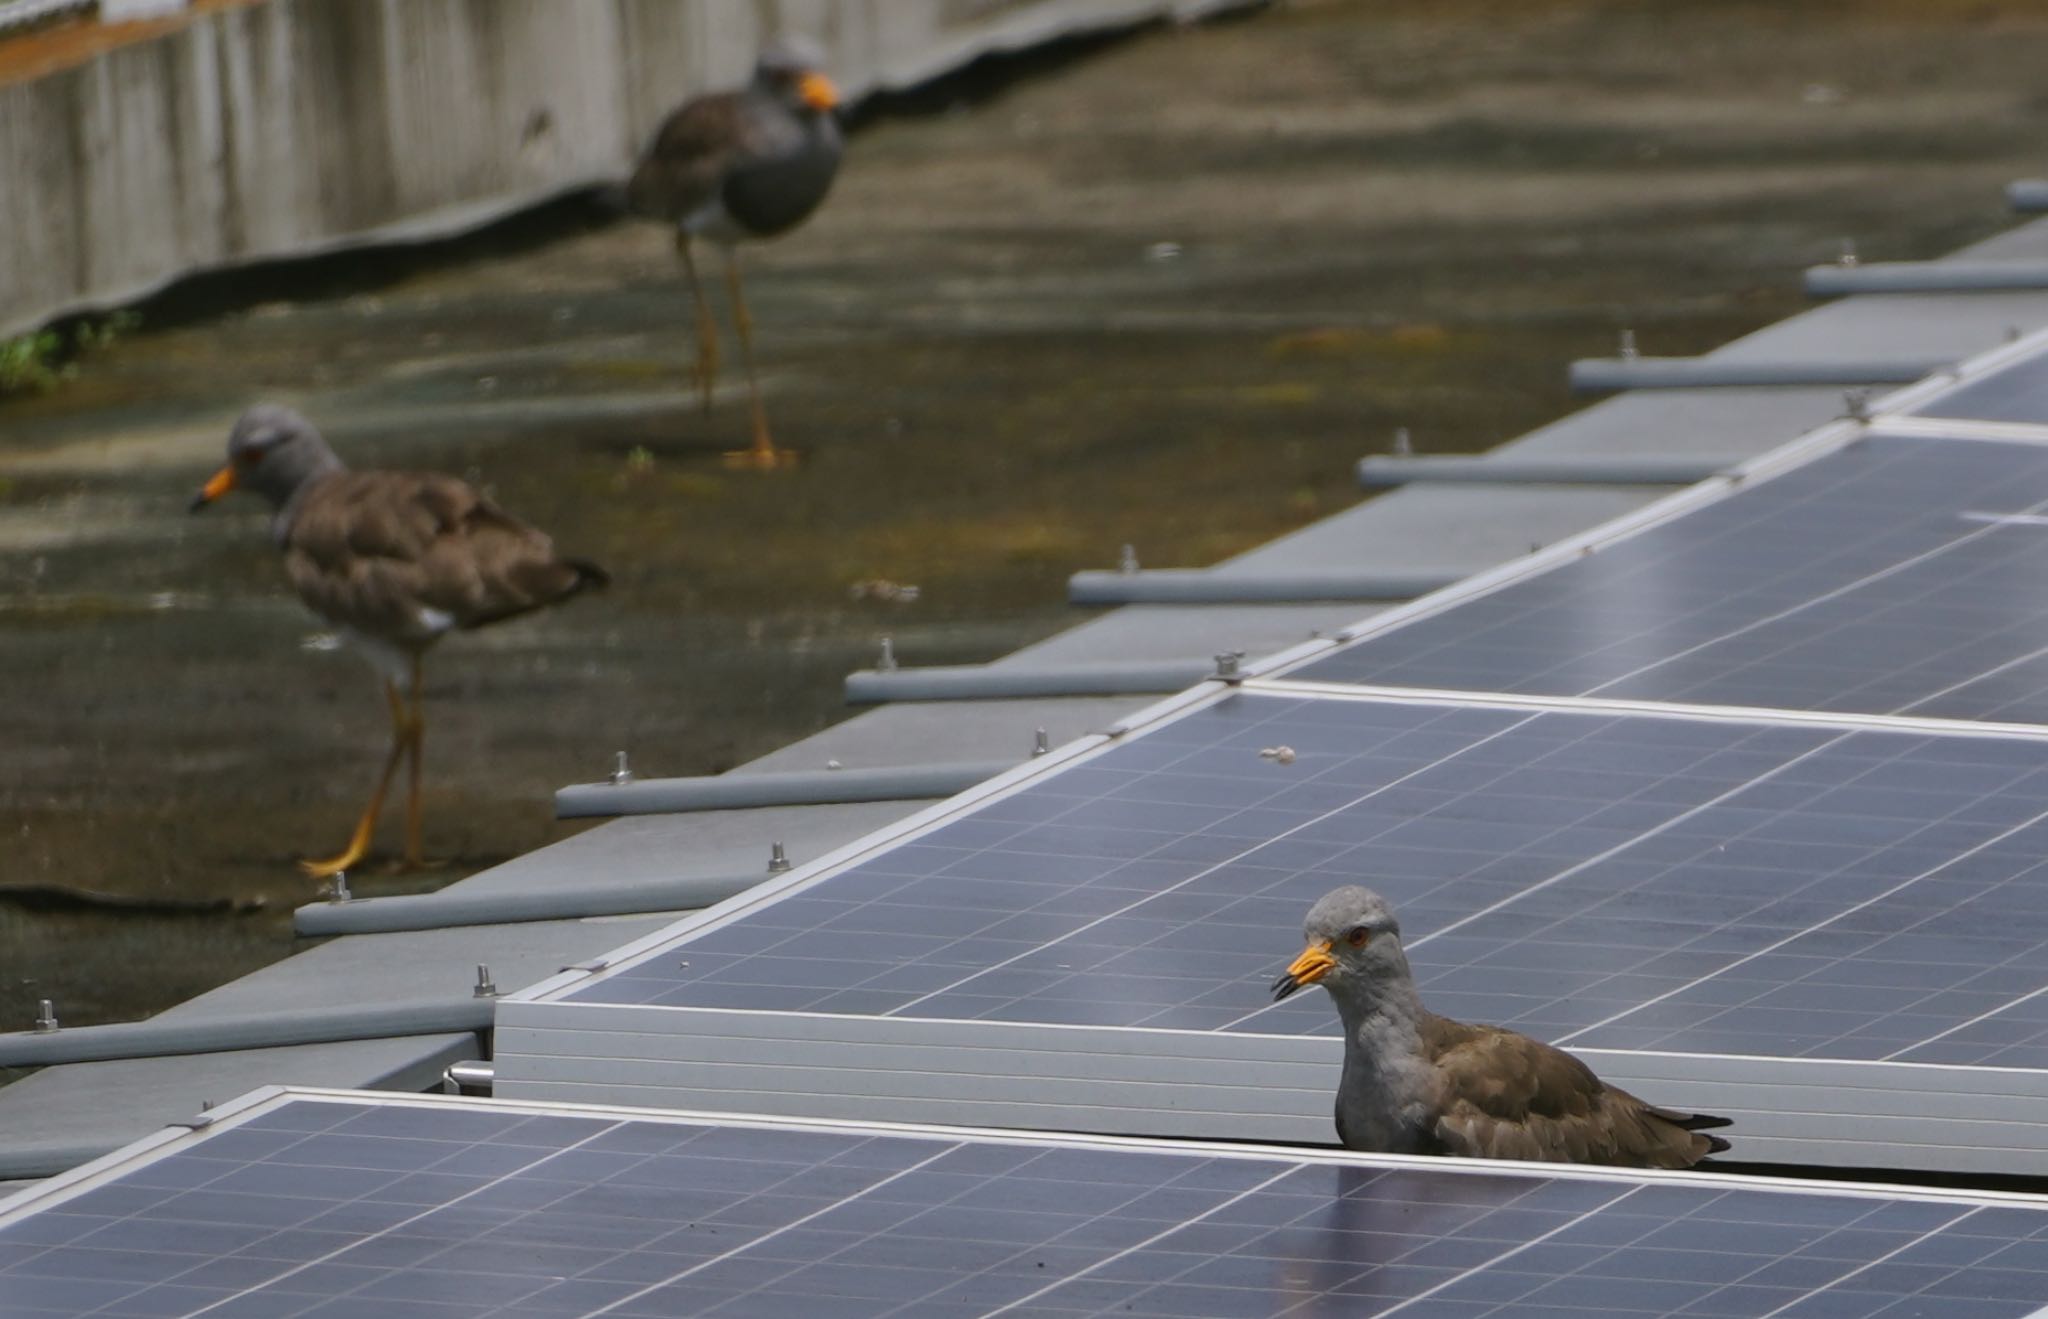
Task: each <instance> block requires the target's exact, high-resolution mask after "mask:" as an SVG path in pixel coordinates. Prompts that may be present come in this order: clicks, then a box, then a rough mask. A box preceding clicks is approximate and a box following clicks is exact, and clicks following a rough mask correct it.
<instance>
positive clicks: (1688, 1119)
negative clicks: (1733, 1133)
mask: <svg viewBox="0 0 2048 1319" xmlns="http://www.w3.org/2000/svg"><path fill="white" fill-rule="evenodd" d="M1678 1125H1679V1126H1681V1127H1684V1128H1685V1129H1686V1130H1687V1131H1712V1130H1714V1129H1715V1128H1716V1127H1732V1126H1734V1125H1735V1119H1734V1118H1732V1117H1716V1116H1714V1115H1713V1114H1712V1113H1681V1114H1679V1116H1678Z"/></svg>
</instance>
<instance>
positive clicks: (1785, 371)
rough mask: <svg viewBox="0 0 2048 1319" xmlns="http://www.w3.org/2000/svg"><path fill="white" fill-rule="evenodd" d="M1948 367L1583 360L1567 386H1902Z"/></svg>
mask: <svg viewBox="0 0 2048 1319" xmlns="http://www.w3.org/2000/svg"><path fill="white" fill-rule="evenodd" d="M1859 269H1869V267H1859ZM1949 365H1951V363H1949V362H1948V361H1946V360H1944V359H1937V358H1905V359H1894V358H1871V359H1863V360H1855V359H1851V360H1846V361H1833V362H1801V361H1789V362H1788V361H1775V360H1774V361H1727V360H1724V359H1722V358H1718V357H1587V358H1582V359H1580V360H1579V361H1576V362H1573V363H1572V369H1571V387H1572V390H1573V392H1575V393H1580V394H1592V393H1603V392H1606V391H1609V390H1619V389H1743V388H1749V389H1754V388H1762V387H1771V386H1781V385H1904V384H1909V383H1911V382H1912V381H1915V380H1918V379H1920V378H1921V377H1922V376H1924V375H1927V374H1928V373H1929V372H1932V371H1939V370H1942V369H1943V368H1945V367H1947V366H1949Z"/></svg>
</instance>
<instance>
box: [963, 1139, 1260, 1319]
mask: <svg viewBox="0 0 2048 1319" xmlns="http://www.w3.org/2000/svg"><path fill="white" fill-rule="evenodd" d="M1300 1168H1301V1165H1299V1164H1295V1165H1293V1166H1291V1167H1287V1168H1283V1169H1282V1170H1281V1171H1279V1172H1276V1173H1274V1174H1273V1175H1272V1176H1271V1177H1268V1178H1267V1179H1266V1180H1264V1181H1262V1182H1260V1183H1258V1184H1257V1185H1256V1186H1249V1187H1246V1188H1245V1189H1244V1190H1242V1191H1239V1192H1238V1193H1237V1194H1236V1195H1233V1196H1231V1197H1230V1198H1229V1199H1228V1200H1225V1201H1223V1202H1222V1203H1221V1204H1219V1205H1217V1206H1215V1207H1214V1208H1213V1209H1209V1210H1206V1211H1205V1212H1203V1213H1200V1214H1197V1215H1196V1216H1195V1217H1193V1218H1189V1219H1185V1220H1183V1221H1182V1222H1178V1223H1175V1224H1173V1225H1172V1226H1170V1227H1167V1228H1165V1229H1164V1230H1162V1231H1159V1232H1156V1233H1154V1234H1153V1235H1151V1236H1149V1237H1147V1238H1145V1239H1144V1240H1143V1241H1139V1242H1135V1243H1133V1244H1131V1245H1129V1246H1126V1247H1124V1248H1123V1249H1122V1250H1119V1251H1118V1252H1116V1253H1115V1254H1114V1255H1111V1256H1109V1257H1108V1258H1107V1259H1104V1260H1102V1261H1101V1262H1100V1263H1098V1264H1093V1265H1090V1266H1089V1267H1087V1268H1084V1269H1082V1270H1081V1271H1080V1272H1079V1273H1077V1274H1075V1275H1074V1276H1073V1277H1071V1278H1061V1279H1059V1280H1058V1281H1056V1282H1051V1283H1048V1284H1046V1285H1045V1286H1043V1287H1040V1288H1039V1289H1038V1290H1037V1291H1034V1292H1028V1293H1026V1294H1025V1295H1023V1296H1020V1297H1018V1298H1017V1299H1016V1300H1014V1301H1011V1302H1010V1303H1008V1304H1007V1305H1002V1306H998V1307H997V1308H995V1309H993V1310H990V1311H988V1313H987V1315H986V1316H985V1319H996V1316H997V1315H1004V1314H1013V1313H1015V1312H1016V1311H1018V1310H1021V1309H1023V1308H1024V1307H1025V1306H1027V1305H1029V1304H1031V1302H1033V1301H1036V1300H1039V1299H1040V1298H1042V1297H1044V1296H1047V1295H1049V1294H1051V1293H1053V1292H1057V1291H1058V1290H1060V1289H1061V1288H1062V1287H1065V1286H1067V1285H1068V1284H1070V1283H1073V1282H1078V1281H1080V1280H1081V1279H1084V1278H1086V1277H1088V1276H1089V1275H1090V1274H1093V1273H1097V1272H1099V1271H1101V1270H1103V1269H1107V1268H1109V1267H1111V1266H1113V1265H1115V1264H1116V1263H1118V1262H1119V1261H1122V1260H1126V1259H1129V1258H1130V1257H1131V1256H1133V1255H1136V1254H1138V1253H1139V1252H1140V1251H1143V1250H1144V1249H1146V1248H1147V1247H1149V1246H1155V1245H1158V1244H1159V1243H1160V1242H1162V1241H1164V1240H1165V1239H1166V1238H1168V1237H1171V1236H1174V1235H1176V1234H1178V1233H1180V1232H1181V1231H1183V1230H1184V1229H1186V1228H1189V1227H1192V1226H1194V1225H1196V1224H1198V1223H1202V1222H1205V1221H1207V1220H1208V1219H1210V1218H1213V1217H1215V1216H1216V1215H1217V1214H1219V1213H1221V1212H1223V1211H1224V1210H1226V1209H1229V1208H1230V1207H1231V1206H1233V1205H1235V1204H1237V1203H1239V1202H1240V1201H1242V1200H1245V1199H1247V1198H1249V1197H1251V1196H1253V1195H1256V1194H1258V1193H1259V1192H1260V1191H1263V1190H1266V1189H1267V1188H1268V1187H1271V1186H1273V1185H1275V1184H1277V1183H1279V1182H1282V1181H1285V1180H1286V1179H1287V1178H1289V1177H1292V1176H1293V1175H1294V1174H1295V1173H1296V1172H1298V1171H1299V1170H1300Z"/></svg>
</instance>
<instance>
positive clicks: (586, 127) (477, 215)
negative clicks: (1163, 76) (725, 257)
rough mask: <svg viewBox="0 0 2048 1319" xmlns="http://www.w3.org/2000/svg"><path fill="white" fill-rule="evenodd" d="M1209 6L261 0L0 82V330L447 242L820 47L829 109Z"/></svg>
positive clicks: (594, 173) (1202, 2)
mask: <svg viewBox="0 0 2048 1319" xmlns="http://www.w3.org/2000/svg"><path fill="white" fill-rule="evenodd" d="M1225 2H1227V0H268V2H267V3H263V4H256V5H251V6H248V7H241V8H230V9H225V10H219V11H215V12H212V13H209V14H207V15H204V16H202V17H199V18H196V19H195V20H194V21H192V22H191V23H190V24H189V25H187V26H185V27H182V28H180V29H178V30H176V31H174V32H172V33H170V34H168V35H165V36H162V37H159V38H157V39H154V40H151V41H146V42H140V43H136V44H133V45H127V46H123V47H120V48H117V49H115V50H112V51H110V52H107V53H106V54H104V55H102V56H100V57H98V58H96V59H95V60H93V61H92V62H90V63H88V64H85V65H82V66H79V67H75V68H70V69H65V70H63V71H61V72H58V73H53V74H49V75H46V76H44V77H42V78H39V79H35V80H33V81H29V82H22V83H16V84H13V85H9V86H4V87H0V232H4V234H5V241H4V243H0V336H4V335H8V334H13V333H16V332H18V331H20V330H23V329H26V328H29V327H32V326H34V325H36V324H39V323H41V322H43V321H45V320H48V319H49V318H50V317H52V316H54V315H57V314H59V313H62V312H66V311H73V310H79V309H82V308H87V307H93V306H107V305H114V304H118V303H120V302H122V301H125V300H128V299H132V298H135V297H138V296H140V295H142V294H145V293H147V292H149V291H151V290H153V289H155V288H157V287H160V286H161V285H163V284H165V283H167V282H169V281H170V280H172V279H175V278H177V277H178V276H180V275H184V274H187V273H190V272H192V271H195V270H201V269H207V268H217V267H221V266H225V265H231V264H234V263H237V262H243V261H249V260H254V259H262V258H271V257H278V256H286V255H294V254H305V253H311V252H317V251H321V250H325V249H329V248H333V247H337V246H344V245H347V244H351V243H360V242H364V241H375V240H378V239H385V238H401V237H425V236H429V235H433V234H442V233H451V232H455V231H458V230H460V229H463V228H467V227H470V226H473V225H475V224H479V223H482V222H483V221H486V220H488V219H491V218H493V217H495V216H497V215H500V214H503V213H505V212H508V211H511V210H515V209H517V208H519V207H521V206H524V205H528V204H531V203H533V202H536V201H540V200H542V199H545V198H547V197H549V196H552V195H554V194H557V193H559V192H561V191H563V190H565V189H568V188H574V187H579V186H584V185H587V184H590V183H594V182H600V181H604V180H608V179H614V178H618V177H620V176H622V175H623V173H624V172H625V170H626V169H627V167H628V166H629V165H630V163H631V161H632V159H633V157H634V155H635V154H636V153H637V151H638V148H639V146H640V145H641V143H642V142H643V141H644V139H645V138H646V136H647V134H648V133H649V131H650V130H651V129H652V128H653V126H654V124H655V122H656V121H657V120H658V119H659V117H660V116H661V115H662V114H663V113H664V112H665V111H667V110H668V109H669V108H671V107H673V106H674V105H676V104H677V103H678V102H680V101H682V100H683V99H685V98H686V97H688V96H690V95H693V94H695V93H697V92H700V91H704V90H706V89H708V88H713V87H722V86H730V85H733V84H735V83H737V82H739V81H741V80H743V79H744V78H745V76H746V73H747V70H748V68H749V67H750V66H751V63H752V60H753V53H754V51H755V49H756V48H757V46H758V45H759V44H760V42H761V41H762V40H763V38H764V37H765V36H766V35H767V34H770V33H773V32H776V31H781V30H789V31H802V32H807V33H810V34H811V35H813V36H815V37H816V38H817V39H818V40H819V41H820V42H821V43H822V44H823V46H824V47H825V49H826V51H827V53H828V57H829V59H830V63H831V68H832V72H833V73H834V75H835V76H836V77H837V78H838V80H839V81H840V82H841V84H842V85H843V87H844V88H845V89H846V90H847V92H848V93H849V94H852V95H857V94H859V93H861V92H864V91H869V90H873V89H876V88H879V87H889V86H901V85H905V84H908V83H912V82H916V81H919V80H922V79H924V78H928V77H931V76H933V75H935V74H937V73H941V72H944V71H945V70H947V69H949V68H951V67H954V66H956V65H958V64H960V63H963V62H965V61H967V60H969V59H972V58H974V57H975V56H977V55H979V54H982V53H985V52H988V51H991V50H999V49H1011V48H1017V47H1022V46H1026V45H1030V44H1032V43H1034V42H1038V41H1042V40H1045V39H1047V38H1049V37H1052V36H1057V35H1061V34H1064V33H1069V32H1075V31H1080V30H1083V29H1086V28H1091V27H1102V26H1107V25H1112V24H1120V23H1126V22H1131V21H1135V20H1138V19H1142V18H1146V17H1151V16H1157V15H1161V14H1178V15H1181V16H1187V15H1189V14H1191V13H1193V12H1196V11H1200V10H1206V9H1213V8H1218V7H1221V4H1222V3H1225Z"/></svg>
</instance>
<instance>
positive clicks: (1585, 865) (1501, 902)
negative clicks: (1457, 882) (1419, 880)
mask: <svg viewBox="0 0 2048 1319" xmlns="http://www.w3.org/2000/svg"><path fill="white" fill-rule="evenodd" d="M1849 736H1851V734H1850V733H1847V732H1844V733H1841V734H1839V735H1837V736H1836V737H1835V738H1834V739H1832V740H1830V741H1828V742H1823V743H1821V744H1819V745H1818V746H1814V747H1811V748H1809V749H1807V750H1805V751H1802V752H1800V753H1799V754H1798V755H1796V756H1794V757H1792V758H1791V759H1789V760H1786V761H1784V762H1782V763H1781V764H1779V765H1778V766H1776V767H1774V768H1773V769H1771V770H1769V771H1766V772H1765V773H1763V774H1761V775H1759V776H1757V777H1756V778H1754V779H1750V780H1748V781H1747V782H1743V783H1739V784H1736V785H1735V786H1733V787H1730V788H1727V789H1725V790H1724V791H1722V792H1721V793H1720V794H1718V795H1716V796H1714V797H1710V798H1708V799H1707V800H1706V801H1703V802H1701V803H1699V804H1698V805H1696V806H1692V807H1690V808H1688V809H1686V810H1684V811H1681V812H1679V813H1678V814H1676V815H1673V816H1671V817H1670V818H1668V819H1666V820H1664V821H1663V822H1661V823H1659V824H1656V825H1653V826H1651V827H1650V828H1649V830H1648V831H1646V832H1644V833H1640V834H1636V835H1633V836H1631V837H1628V838H1625V839H1623V840H1621V841H1618V842H1616V843H1615V844H1614V845H1613V846H1611V847H1609V848H1608V849H1607V850H1606V851H1604V852H1597V853H1595V854H1593V855H1592V856H1589V857H1586V858H1585V859H1583V860H1581V861H1579V862H1577V863H1575V864H1573V865H1570V866H1567V867H1565V868H1564V869H1562V870H1559V871H1557V872H1556V873H1554V874H1552V875H1550V876H1549V877H1548V878H1545V879H1541V880H1537V881H1536V882H1535V883H1533V884H1530V885H1528V886H1526V887H1524V888H1522V889H1519V890H1517V891H1515V892H1512V893H1507V894H1504V895H1502V896H1501V897H1499V898H1496V899H1495V900H1494V901H1493V902H1491V903H1488V904H1487V905H1485V906H1483V907H1480V908H1479V909H1478V910H1476V911H1473V912H1470V913H1468V914H1466V915H1464V916H1461V917H1459V918H1457V919H1456V920H1453V921H1450V922H1448V923H1447V924H1443V925H1438V926H1435V927H1433V928H1431V929H1429V930H1426V931H1424V932H1422V933H1421V934H1419V935H1416V936H1414V937H1413V938H1408V939H1404V941H1403V946H1404V947H1406V948H1407V949H1409V950H1410V951H1411V952H1412V951H1414V950H1416V949H1419V948H1421V947H1423V946H1425V945H1426V944H1428V943H1429V942H1430V941H1431V940H1433V939H1441V938H1445V937H1448V936H1450V935H1453V934H1456V933H1457V932H1458V931H1459V930H1461V929H1464V928H1465V927H1467V926H1469V925H1472V924H1475V923H1477V922H1479V921H1482V920H1485V919H1486V918H1488V917H1490V916H1495V915H1498V914H1499V913H1501V912H1503V911H1506V910H1507V909H1508V908H1510V907H1514V906H1517V905H1518V904H1521V903H1523V902H1525V901H1526V900H1527V899H1528V898H1529V897H1530V896H1532V895H1534V894H1536V893H1540V892H1542V891H1543V890H1545V889H1547V888H1550V887H1552V886H1554V885H1557V884H1562V883H1565V882H1566V881H1568V880H1570V879H1572V878H1574V877H1576V876H1578V875H1581V874H1583V873H1585V872H1586V871H1587V870H1590V869H1592V868H1593V867H1594V866H1597V865H1600V864H1602V863H1603V862H1607V861H1610V860H1613V859H1614V858H1615V857H1617V856H1620V855H1622V854H1623V853H1625V852H1628V851H1630V850H1632V849H1634V848H1636V847H1638V846H1640V845H1641V844H1642V843H1643V842H1644V841H1645V840H1647V839H1649V838H1654V837H1656V836H1657V835H1658V834H1661V833H1664V832H1666V831H1668V830H1671V829H1675V828H1678V827H1679V826H1680V825H1682V824H1684V823H1686V822H1687V821H1689V820H1692V819H1695V818H1697V817H1698V816H1700V815H1702V814H1704V813H1705V812H1707V811H1710V810H1713V809H1714V808H1716V807H1719V806H1723V805H1725V804H1727V803H1728V802H1730V801H1732V800H1734V799H1735V798H1737V797H1740V796H1743V795H1745V794H1747V793H1749V792H1750V791H1751V790H1752V789H1753V788H1755V787H1756V786H1757V785H1758V784H1760V783H1763V782H1766V781H1768V780H1770V779H1771V778H1774V777H1776V776H1777V775H1778V774H1781V773H1784V772H1786V771H1789V770H1791V769H1792V768H1794V767H1795V766H1798V765H1800V764H1803V763H1805V762H1806V761H1808V760H1811V759H1813V758H1814V757H1816V756H1818V755H1820V754H1821V753H1822V752H1824V751H1827V750H1829V749H1830V748H1832V747H1834V746H1836V745H1838V744H1839V743H1840V742H1841V741H1842V739H1844V738H1847V737H1849ZM1279 1006H1280V1005H1279V1004H1278V1003H1264V1004H1261V1005H1259V1006H1258V1007H1256V1008H1253V1009H1252V1010H1251V1011H1250V1012H1247V1013H1245V1014H1244V1015H1243V1016H1241V1017H1238V1018H1237V1019H1235V1020H1233V1021H1231V1022H1229V1023H1228V1024H1226V1025H1225V1026H1224V1027H1223V1029H1225V1030H1234V1029H1237V1028H1239V1027H1241V1026H1244V1025H1246V1024H1248V1023H1250V1022H1252V1021H1254V1020H1257V1019H1258V1018H1260V1017H1261V1016H1263V1015H1264V1014H1266V1013H1267V1012H1270V1011H1273V1010H1275V1009H1277V1008H1278V1007H1279ZM1620 1015H1624V1016H1625V1015H1627V1014H1625V1013H1624V1014H1620ZM1567 1038H1569V1037H1567ZM1556 1042H1557V1043H1563V1042H1564V1041H1562V1040H1560V1041H1556Z"/></svg>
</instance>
